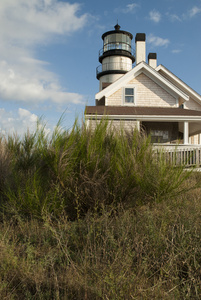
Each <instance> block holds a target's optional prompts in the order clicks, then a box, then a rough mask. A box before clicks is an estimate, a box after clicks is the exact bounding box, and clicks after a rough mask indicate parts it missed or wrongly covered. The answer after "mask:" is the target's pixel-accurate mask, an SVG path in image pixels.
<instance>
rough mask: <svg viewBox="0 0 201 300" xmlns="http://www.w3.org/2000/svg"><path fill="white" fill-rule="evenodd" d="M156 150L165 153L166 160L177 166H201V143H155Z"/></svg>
mask: <svg viewBox="0 0 201 300" xmlns="http://www.w3.org/2000/svg"><path fill="white" fill-rule="evenodd" d="M154 150H155V151H156V153H158V154H161V155H165V158H166V160H167V161H170V162H171V163H172V164H173V165H175V166H177V165H184V166H186V167H193V166H196V167H200V166H201V145H168V144H167V145H166V144H163V145H161V144H154Z"/></svg>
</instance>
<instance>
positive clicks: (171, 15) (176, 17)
mask: <svg viewBox="0 0 201 300" xmlns="http://www.w3.org/2000/svg"><path fill="white" fill-rule="evenodd" d="M167 16H168V17H169V18H170V21H171V22H175V21H179V22H181V21H182V19H181V18H180V17H179V16H178V15H176V14H167Z"/></svg>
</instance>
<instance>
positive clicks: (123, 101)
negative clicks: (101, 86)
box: [122, 84, 137, 106]
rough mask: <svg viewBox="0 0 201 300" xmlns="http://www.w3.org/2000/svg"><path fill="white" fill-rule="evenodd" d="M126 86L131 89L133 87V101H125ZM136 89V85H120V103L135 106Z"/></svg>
mask: <svg viewBox="0 0 201 300" xmlns="http://www.w3.org/2000/svg"><path fill="white" fill-rule="evenodd" d="M126 88H131V89H134V103H126V102H125V89H126ZM136 90H137V87H136V85H133V84H132V85H125V86H124V87H122V105H123V106H136V102H137V101H136V100H137V99H136V95H137V92H136Z"/></svg>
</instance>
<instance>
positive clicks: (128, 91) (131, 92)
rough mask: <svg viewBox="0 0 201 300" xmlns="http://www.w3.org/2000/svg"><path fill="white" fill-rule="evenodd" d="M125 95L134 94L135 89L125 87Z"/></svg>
mask: <svg viewBox="0 0 201 300" xmlns="http://www.w3.org/2000/svg"><path fill="white" fill-rule="evenodd" d="M125 95H126V96H127V95H129V96H130V95H134V90H133V89H132V88H125Z"/></svg>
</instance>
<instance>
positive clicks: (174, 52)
mask: <svg viewBox="0 0 201 300" xmlns="http://www.w3.org/2000/svg"><path fill="white" fill-rule="evenodd" d="M181 52H182V50H180V49H174V50H172V53H173V54H178V53H181Z"/></svg>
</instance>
